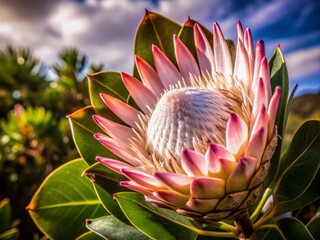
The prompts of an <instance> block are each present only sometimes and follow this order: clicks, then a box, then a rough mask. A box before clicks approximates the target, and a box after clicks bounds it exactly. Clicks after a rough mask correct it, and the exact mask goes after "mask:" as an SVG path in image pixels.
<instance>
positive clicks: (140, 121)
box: [93, 23, 281, 221]
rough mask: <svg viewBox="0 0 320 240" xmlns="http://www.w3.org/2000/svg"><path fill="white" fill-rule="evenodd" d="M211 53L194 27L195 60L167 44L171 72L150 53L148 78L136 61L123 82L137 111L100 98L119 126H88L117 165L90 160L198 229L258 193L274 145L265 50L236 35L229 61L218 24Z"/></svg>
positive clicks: (101, 121)
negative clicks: (197, 224)
mask: <svg viewBox="0 0 320 240" xmlns="http://www.w3.org/2000/svg"><path fill="white" fill-rule="evenodd" d="M213 33H214V37H213V46H211V45H210V44H209V41H208V39H207V38H206V36H205V34H204V32H203V31H202V29H201V27H200V26H199V25H198V24H195V25H194V44H195V49H196V54H197V56H196V58H195V57H194V56H193V55H192V53H191V52H190V50H189V49H188V48H187V47H186V46H185V45H184V44H183V42H182V41H181V40H180V39H179V38H178V37H177V36H173V41H174V51H175V57H176V62H177V66H176V65H175V64H174V63H172V62H171V61H170V60H169V58H168V57H167V56H166V55H165V54H164V53H163V52H162V51H161V50H160V49H159V48H158V47H157V46H155V45H154V46H153V47H152V52H153V60H154V65H155V68H153V67H152V66H151V65H149V64H148V63H147V62H146V61H145V60H144V59H142V58H140V57H139V56H136V57H135V63H136V67H137V69H138V72H139V75H140V77H141V80H142V81H140V80H138V79H137V78H135V77H133V76H130V75H128V74H126V73H121V78H122V80H123V83H124V85H125V86H126V88H127V89H128V91H129V93H130V95H131V96H132V98H133V99H134V101H135V102H136V104H137V106H138V107H139V109H136V108H134V107H132V106H130V105H128V104H126V103H124V102H122V101H120V100H118V99H116V98H114V97H112V96H110V95H107V94H104V93H101V98H102V100H103V101H104V103H105V104H106V105H107V107H108V108H110V109H111V111H113V113H115V114H116V115H117V116H118V117H119V118H120V119H121V120H122V121H123V122H124V124H119V123H116V122H113V121H111V120H109V119H106V118H103V117H101V116H98V115H95V116H93V118H94V120H95V122H96V123H97V124H98V125H99V126H100V127H101V128H102V129H103V130H104V131H105V132H106V135H104V134H100V133H99V134H96V135H95V137H96V139H97V140H98V141H99V142H101V143H102V144H103V145H104V146H106V147H107V148H108V149H109V150H110V151H112V152H113V153H114V154H116V155H117V156H118V157H119V158H121V159H122V160H123V161H122V160H114V159H110V158H104V157H102V156H99V157H97V160H98V161H99V162H101V163H103V164H104V165H106V166H108V167H109V168H110V169H112V170H114V171H116V172H118V173H120V174H122V175H124V176H125V177H126V178H127V181H122V182H120V184H121V186H125V187H127V188H129V189H131V190H133V191H136V192H139V193H141V194H143V195H145V198H146V200H147V201H148V202H150V203H152V204H154V205H156V206H160V207H166V208H169V209H173V210H175V211H176V212H178V213H179V214H183V215H186V216H188V217H190V218H193V219H195V220H197V221H203V220H220V219H225V218H231V217H233V216H235V215H237V214H238V213H240V212H241V211H243V210H244V209H247V208H248V207H249V206H251V205H252V204H253V203H254V202H255V200H256V199H257V198H258V197H259V195H260V193H261V191H262V184H263V181H264V179H265V176H266V175H267V172H268V169H269V166H270V158H271V156H272V154H273V151H274V149H275V146H276V144H277V130H276V126H275V116H276V112H277V107H278V103H279V101H280V95H281V89H280V88H279V87H276V88H275V91H274V94H273V95H272V93H271V87H270V76H269V67H268V61H267V59H266V56H265V50H264V44H263V42H262V41H259V42H258V43H257V45H256V49H254V46H253V41H252V36H251V32H250V30H249V29H246V30H245V31H244V32H243V29H242V27H241V24H240V23H238V25H237V46H236V54H235V58H234V59H233V58H232V55H231V54H230V51H229V48H228V45H227V42H226V40H225V38H224V36H223V34H222V32H221V30H220V27H219V25H218V24H217V23H214V25H213Z"/></svg>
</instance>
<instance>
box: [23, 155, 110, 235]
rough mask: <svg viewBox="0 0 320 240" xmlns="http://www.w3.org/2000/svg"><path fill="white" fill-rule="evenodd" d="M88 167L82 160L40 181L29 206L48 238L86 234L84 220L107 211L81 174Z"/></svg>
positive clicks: (33, 217) (36, 222) (99, 215)
mask: <svg viewBox="0 0 320 240" xmlns="http://www.w3.org/2000/svg"><path fill="white" fill-rule="evenodd" d="M87 167H88V165H87V163H86V162H85V161H84V160H83V159H76V160H73V161H70V162H68V163H66V164H64V165H62V166H61V167H59V168H57V169H56V170H55V171H53V172H52V173H51V174H50V175H49V176H48V177H47V178H46V179H45V181H44V182H43V183H42V184H41V186H40V187H39V189H38V190H37V192H36V193H35V195H34V196H33V198H32V199H31V202H30V204H29V206H28V207H27V209H28V211H29V214H30V216H31V218H32V220H33V221H34V222H35V224H36V225H37V226H38V228H39V229H40V230H41V231H42V232H43V233H44V234H45V235H46V236H47V237H49V238H51V239H75V238H76V237H78V236H80V235H81V234H83V233H85V232H86V231H87V230H86V227H85V219H86V218H97V217H101V216H104V215H105V214H106V211H105V209H104V208H103V207H102V206H101V204H100V201H99V199H98V198H97V196H96V193H95V191H94V190H93V188H92V185H91V183H90V181H89V180H88V179H87V178H85V177H81V174H82V172H83V170H84V169H86V168H87Z"/></svg>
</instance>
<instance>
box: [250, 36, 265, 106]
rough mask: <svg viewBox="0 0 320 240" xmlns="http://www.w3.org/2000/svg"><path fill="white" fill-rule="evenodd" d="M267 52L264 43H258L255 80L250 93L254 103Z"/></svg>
mask: <svg viewBox="0 0 320 240" xmlns="http://www.w3.org/2000/svg"><path fill="white" fill-rule="evenodd" d="M265 56H266V55H265V50H264V43H263V41H262V40H260V41H258V43H257V45H256V56H255V62H254V73H253V80H252V85H251V92H250V98H251V100H252V101H254V98H255V91H256V89H257V87H258V84H259V73H260V65H261V60H262V58H264V57H265Z"/></svg>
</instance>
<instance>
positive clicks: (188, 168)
mask: <svg viewBox="0 0 320 240" xmlns="http://www.w3.org/2000/svg"><path fill="white" fill-rule="evenodd" d="M181 165H182V168H183V170H184V171H185V172H186V174H187V175H188V176H191V177H194V176H206V175H207V174H208V167H207V164H206V161H205V158H204V156H203V155H201V154H200V153H198V152H196V151H193V150H191V149H185V150H184V151H183V152H182V154H181Z"/></svg>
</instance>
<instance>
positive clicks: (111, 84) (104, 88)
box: [88, 72, 130, 123]
mask: <svg viewBox="0 0 320 240" xmlns="http://www.w3.org/2000/svg"><path fill="white" fill-rule="evenodd" d="M88 83H89V95H90V101H91V104H92V107H93V109H94V111H95V112H96V113H97V114H99V115H101V116H104V117H107V118H108V119H110V120H112V121H115V122H119V123H123V122H122V121H121V120H120V119H119V118H118V117H117V116H116V115H115V114H114V113H113V112H112V111H111V110H110V109H109V108H108V107H107V106H106V105H105V104H104V103H103V101H102V100H101V98H100V93H106V94H108V95H110V96H112V97H115V98H117V99H119V100H121V101H123V102H126V103H128V102H129V99H130V97H129V93H128V91H127V89H126V87H125V86H124V84H123V82H122V79H121V76H120V73H118V72H99V73H95V74H91V75H89V76H88Z"/></svg>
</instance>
